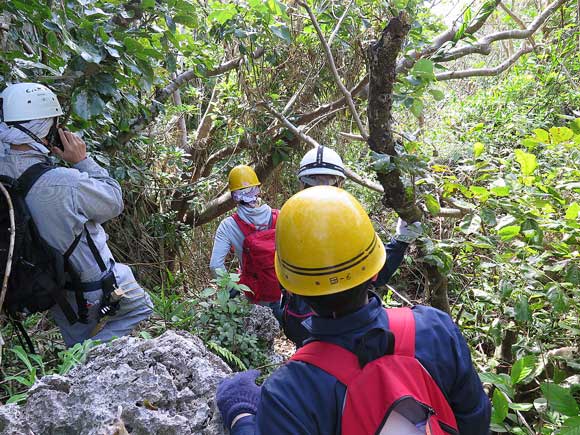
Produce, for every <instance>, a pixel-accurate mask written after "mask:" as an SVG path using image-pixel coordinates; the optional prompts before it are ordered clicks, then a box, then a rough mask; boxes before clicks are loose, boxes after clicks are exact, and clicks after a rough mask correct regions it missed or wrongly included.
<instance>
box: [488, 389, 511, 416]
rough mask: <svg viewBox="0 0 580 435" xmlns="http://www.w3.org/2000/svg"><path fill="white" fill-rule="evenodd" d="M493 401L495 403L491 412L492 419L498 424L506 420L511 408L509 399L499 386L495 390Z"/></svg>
mask: <svg viewBox="0 0 580 435" xmlns="http://www.w3.org/2000/svg"><path fill="white" fill-rule="evenodd" d="M492 403H493V411H492V413H491V421H492V422H494V423H496V424H499V423H501V422H502V421H504V420H505V418H506V417H507V415H508V410H509V407H508V401H507V399H506V397H505V395H504V393H502V392H501V391H500V390H499V388H496V389H495V390H494V391H493V399H492Z"/></svg>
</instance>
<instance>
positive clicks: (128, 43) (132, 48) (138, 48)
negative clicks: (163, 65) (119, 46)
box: [123, 37, 145, 54]
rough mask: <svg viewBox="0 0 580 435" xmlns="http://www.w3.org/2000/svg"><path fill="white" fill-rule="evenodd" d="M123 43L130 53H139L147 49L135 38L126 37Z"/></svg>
mask: <svg viewBox="0 0 580 435" xmlns="http://www.w3.org/2000/svg"><path fill="white" fill-rule="evenodd" d="M123 44H124V45H125V48H127V51H128V52H129V53H133V54H138V53H142V52H143V50H145V47H143V45H141V43H140V42H139V41H137V40H136V39H133V38H129V37H126V38H125V39H123Z"/></svg>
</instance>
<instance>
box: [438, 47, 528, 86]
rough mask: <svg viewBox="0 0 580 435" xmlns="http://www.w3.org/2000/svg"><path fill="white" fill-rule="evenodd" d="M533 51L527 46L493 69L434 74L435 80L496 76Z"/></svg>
mask: <svg viewBox="0 0 580 435" xmlns="http://www.w3.org/2000/svg"><path fill="white" fill-rule="evenodd" d="M533 50H534V49H533V48H532V47H530V46H528V45H526V46H524V47H523V48H522V49H521V50H519V51H518V52H516V53H515V54H514V55H513V56H512V57H510V58H509V59H507V60H506V61H505V62H502V63H501V64H499V65H498V66H496V67H495V68H478V69H466V70H460V71H448V72H444V73H438V74H435V77H437V80H439V81H445V80H454V79H464V78H466V77H490V76H497V75H499V74H501V73H502V72H504V71H505V70H507V69H508V68H509V67H511V66H512V65H513V64H514V63H516V62H517V60H518V59H519V58H520V57H522V56H523V55H524V54H527V53H530V52H532V51H533Z"/></svg>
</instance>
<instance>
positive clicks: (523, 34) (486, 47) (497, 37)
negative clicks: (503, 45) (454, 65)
mask: <svg viewBox="0 0 580 435" xmlns="http://www.w3.org/2000/svg"><path fill="white" fill-rule="evenodd" d="M567 1H570V0H555V1H554V2H552V3H551V4H550V5H549V6H548V7H547V8H546V9H545V10H544V12H542V13H541V14H540V15H538V16H537V17H536V19H535V20H534V21H532V23H531V24H530V25H529V26H528V27H527V28H526V29H523V30H504V31H501V32H496V33H491V34H489V35H486V36H484V37H483V38H480V39H478V40H477V42H475V43H474V44H472V45H467V46H463V47H458V48H455V49H453V50H450V51H449V52H448V53H446V54H444V55H443V56H442V57H441V59H440V60H439V61H440V62H448V61H450V60H455V59H459V58H461V57H464V56H467V55H468V54H474V53H479V54H484V55H487V54H489V53H490V52H491V44H492V43H494V42H497V41H503V40H506V39H527V38H530V37H531V36H532V35H533V34H534V33H535V32H536V31H537V30H538V29H539V28H540V27H541V26H542V25H543V24H544V23H545V22H546V20H547V19H548V18H549V17H550V15H552V14H553V13H554V12H555V11H556V10H557V9H558V8H559V7H560V6H562V5H563V4H564V3H566V2H567Z"/></svg>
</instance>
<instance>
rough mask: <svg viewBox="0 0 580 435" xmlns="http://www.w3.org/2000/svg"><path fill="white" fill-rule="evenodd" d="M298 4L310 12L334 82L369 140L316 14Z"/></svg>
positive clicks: (308, 7)
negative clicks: (339, 73)
mask: <svg viewBox="0 0 580 435" xmlns="http://www.w3.org/2000/svg"><path fill="white" fill-rule="evenodd" d="M298 4H299V5H300V6H302V7H303V8H304V9H306V11H307V12H308V15H309V16H310V20H311V21H312V25H313V26H314V28H315V29H316V33H317V35H318V39H320V43H321V44H322V48H324V52H325V53H326V59H327V60H328V65H329V66H330V69H331V71H332V75H333V76H334V81H335V82H336V84H337V86H338V88H339V89H340V92H342V94H343V95H344V98H346V102H347V104H348V107H349V108H350V111H351V113H352V116H353V118H354V120H355V122H356V125H357V126H358V129H359V131H360V133H361V135H362V136H363V137H364V138H365V139H366V138H368V134H367V132H366V129H365V127H364V126H363V124H362V121H361V119H360V116H359V115H358V112H357V110H356V106H355V104H354V100H353V99H352V95H351V93H350V91H349V90H348V89H347V88H346V86H344V84H343V83H342V80H341V78H340V76H339V75H338V70H337V69H336V64H335V63H334V57H333V56H332V52H331V51H330V47H329V45H328V43H327V42H326V39H325V38H324V35H323V34H322V30H320V26H319V25H318V21H317V20H316V16H315V15H314V12H312V9H310V6H308V4H307V3H305V2H303V1H301V0H299V1H298Z"/></svg>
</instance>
